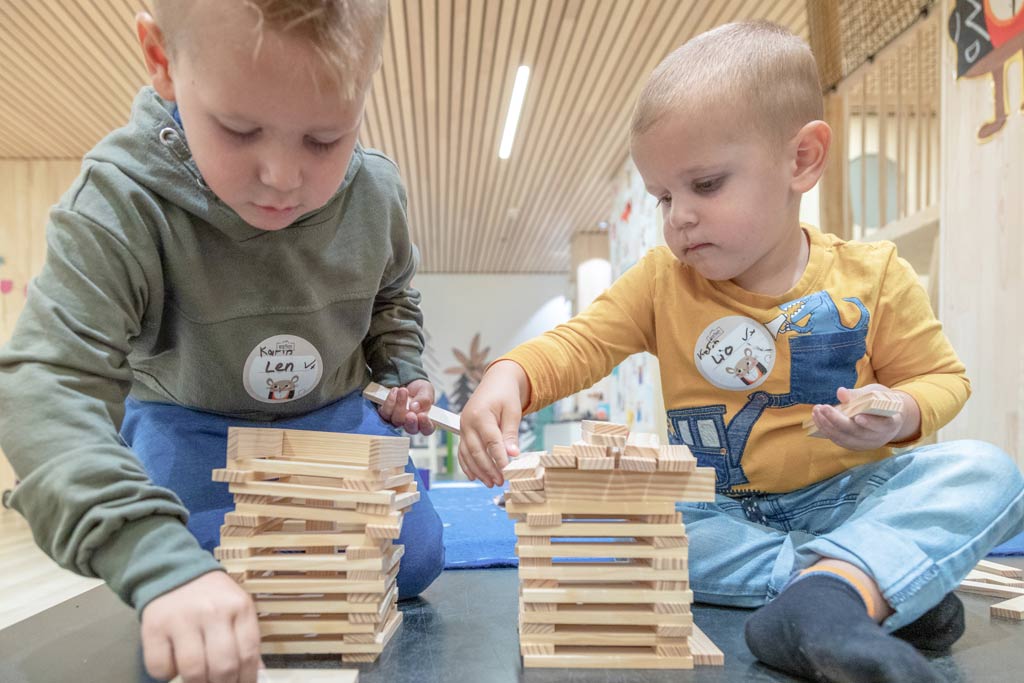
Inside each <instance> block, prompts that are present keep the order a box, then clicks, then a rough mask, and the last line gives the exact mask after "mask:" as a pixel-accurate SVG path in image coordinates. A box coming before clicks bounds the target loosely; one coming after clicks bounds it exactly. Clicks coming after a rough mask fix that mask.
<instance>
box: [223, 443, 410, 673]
mask: <svg viewBox="0 0 1024 683" xmlns="http://www.w3.org/2000/svg"><path fill="white" fill-rule="evenodd" d="M408 459H409V439H407V438H404V437H386V436H365V435H358V434H334V433H328V432H313V431H301V430H293V429H249V428H234V427H232V428H231V429H230V430H229V432H228V454H227V467H226V468H225V469H220V470H214V473H213V478H214V480H216V481H224V482H228V484H229V490H230V492H231V493H232V494H234V498H235V511H234V512H230V513H228V514H227V516H226V517H225V519H224V526H222V527H221V544H220V546H219V547H218V548H217V549H216V551H215V554H216V556H217V559H219V560H220V561H221V564H223V565H224V567H225V569H227V571H228V574H230V575H231V576H232V577H233V578H234V579H235V580H236V581H237V582H238V583H239V585H241V586H242V588H244V589H245V590H246V591H248V592H249V593H251V594H252V595H253V599H254V600H255V603H256V610H257V612H258V613H259V623H260V634H261V637H262V645H261V649H262V652H263V653H264V654H338V655H341V657H342V659H343V660H344V661H345V662H372V661H374V660H376V658H377V656H378V655H379V654H380V653H381V651H382V650H383V649H384V647H385V645H387V643H388V641H389V640H390V639H391V637H392V636H393V635H394V634H395V631H396V630H397V629H398V627H399V625H400V624H401V623H402V614H401V612H399V611H398V610H397V607H396V604H397V600H398V586H397V584H396V577H397V575H398V567H399V561H400V560H401V558H402V553H403V552H404V550H405V548H404V546H401V545H396V544H394V543H393V541H394V539H396V538H398V535H399V533H400V532H401V529H402V518H403V516H404V515H405V511H406V510H407V509H408V508H409V506H410V505H412V504H413V503H415V502H416V501H417V500H418V499H419V496H420V494H419V492H418V491H417V490H416V482H415V480H414V477H413V475H412V474H408V473H406V472H405V471H404V468H405V464H406V462H407V461H408Z"/></svg>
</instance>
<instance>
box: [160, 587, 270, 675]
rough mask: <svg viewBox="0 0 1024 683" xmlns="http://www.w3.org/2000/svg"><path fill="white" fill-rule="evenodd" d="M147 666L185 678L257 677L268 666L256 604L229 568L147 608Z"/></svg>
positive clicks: (181, 589)
mask: <svg viewBox="0 0 1024 683" xmlns="http://www.w3.org/2000/svg"><path fill="white" fill-rule="evenodd" d="M142 651H143V658H144V660H145V662H146V671H148V672H149V675H150V676H153V677H155V678H160V679H169V678H174V676H176V675H180V676H181V679H182V681H183V683H222V682H230V683H236V682H237V683H256V675H257V672H258V671H259V669H261V668H262V667H263V662H262V660H261V659H260V629H259V625H258V624H257V622H256V607H255V605H254V604H253V602H252V599H251V598H250V597H249V594H248V593H246V592H245V591H244V590H242V589H241V588H240V587H239V586H238V584H237V583H235V582H234V581H233V580H232V579H231V578H230V577H229V576H228V575H227V574H225V573H224V572H210V573H208V574H203V575H202V576H200V577H199V578H196V579H193V580H192V581H189V582H188V583H186V584H185V585H184V586H181V587H179V588H176V589H175V590H172V591H171V592H169V593H165V594H163V595H161V596H160V597H159V598H156V599H155V600H153V601H152V602H151V603H149V604H148V605H146V608H145V609H144V610H142Z"/></svg>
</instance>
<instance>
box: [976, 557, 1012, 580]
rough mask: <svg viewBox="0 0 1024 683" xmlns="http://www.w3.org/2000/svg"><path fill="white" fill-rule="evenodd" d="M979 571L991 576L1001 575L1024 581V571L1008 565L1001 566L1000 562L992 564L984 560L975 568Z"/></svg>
mask: <svg viewBox="0 0 1024 683" xmlns="http://www.w3.org/2000/svg"><path fill="white" fill-rule="evenodd" d="M975 569H976V570H978V571H983V572H988V573H989V574H999V575H1000V576H1005V577H1007V578H1011V579H1024V569H1018V568H1017V567H1011V566H1009V565H1006V564H999V563H998V562H991V561H989V560H982V561H981V562H979V563H978V564H977V566H975Z"/></svg>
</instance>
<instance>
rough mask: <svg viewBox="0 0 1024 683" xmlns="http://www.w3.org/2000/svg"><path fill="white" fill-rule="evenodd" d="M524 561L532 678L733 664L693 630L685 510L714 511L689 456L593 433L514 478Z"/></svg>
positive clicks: (526, 461) (707, 473) (527, 660)
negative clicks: (558, 671)
mask: <svg viewBox="0 0 1024 683" xmlns="http://www.w3.org/2000/svg"><path fill="white" fill-rule="evenodd" d="M504 474H505V478H506V479H508V480H509V492H508V496H507V501H506V510H507V512H508V513H509V515H511V516H513V517H516V518H517V519H518V520H519V521H518V523H517V524H516V525H515V530H516V537H517V544H516V552H517V554H518V555H519V578H520V590H519V593H520V602H519V642H520V651H521V652H522V655H523V664H524V666H526V667H586V668H629V669H633V668H635V669H654V668H658V669H676V668H678V669H689V668H692V667H693V666H694V665H695V664H698V665H699V664H722V663H723V657H722V653H721V652H720V651H719V650H718V648H716V647H715V646H714V644H712V643H711V641H710V640H708V639H707V637H706V636H704V634H703V633H701V632H700V630H699V629H697V628H696V627H695V626H694V624H693V616H692V614H691V611H690V604H691V602H692V601H693V593H692V592H691V591H690V588H689V571H688V566H687V540H686V530H685V528H684V526H683V523H682V516H681V514H680V513H678V512H676V509H675V503H676V501H710V500H714V491H715V473H714V470H713V469H711V468H704V467H697V461H696V459H694V457H693V455H692V454H691V453H690V451H689V449H688V448H687V447H686V446H662V445H661V444H660V443H659V439H658V437H657V436H656V435H652V434H633V435H630V434H629V430H628V429H627V427H626V426H624V425H617V424H612V423H608V422H591V421H584V422H583V441H582V442H580V443H576V444H573V445H572V446H555V447H554V448H553V450H552V451H551V452H550V453H548V452H541V453H527V454H523V455H522V456H520V457H519V458H516V459H515V460H513V461H512V462H511V463H510V464H509V465H508V467H506V468H505V470H504Z"/></svg>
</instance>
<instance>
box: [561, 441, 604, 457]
mask: <svg viewBox="0 0 1024 683" xmlns="http://www.w3.org/2000/svg"><path fill="white" fill-rule="evenodd" d="M569 451H570V452H571V453H572V454H573V455H575V456H576V459H577V460H579V459H580V458H606V457H608V455H609V453H608V447H607V446H597V445H594V444H589V443H586V442H584V441H577V442H576V443H574V444H573V445H572V446H570V447H569Z"/></svg>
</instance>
